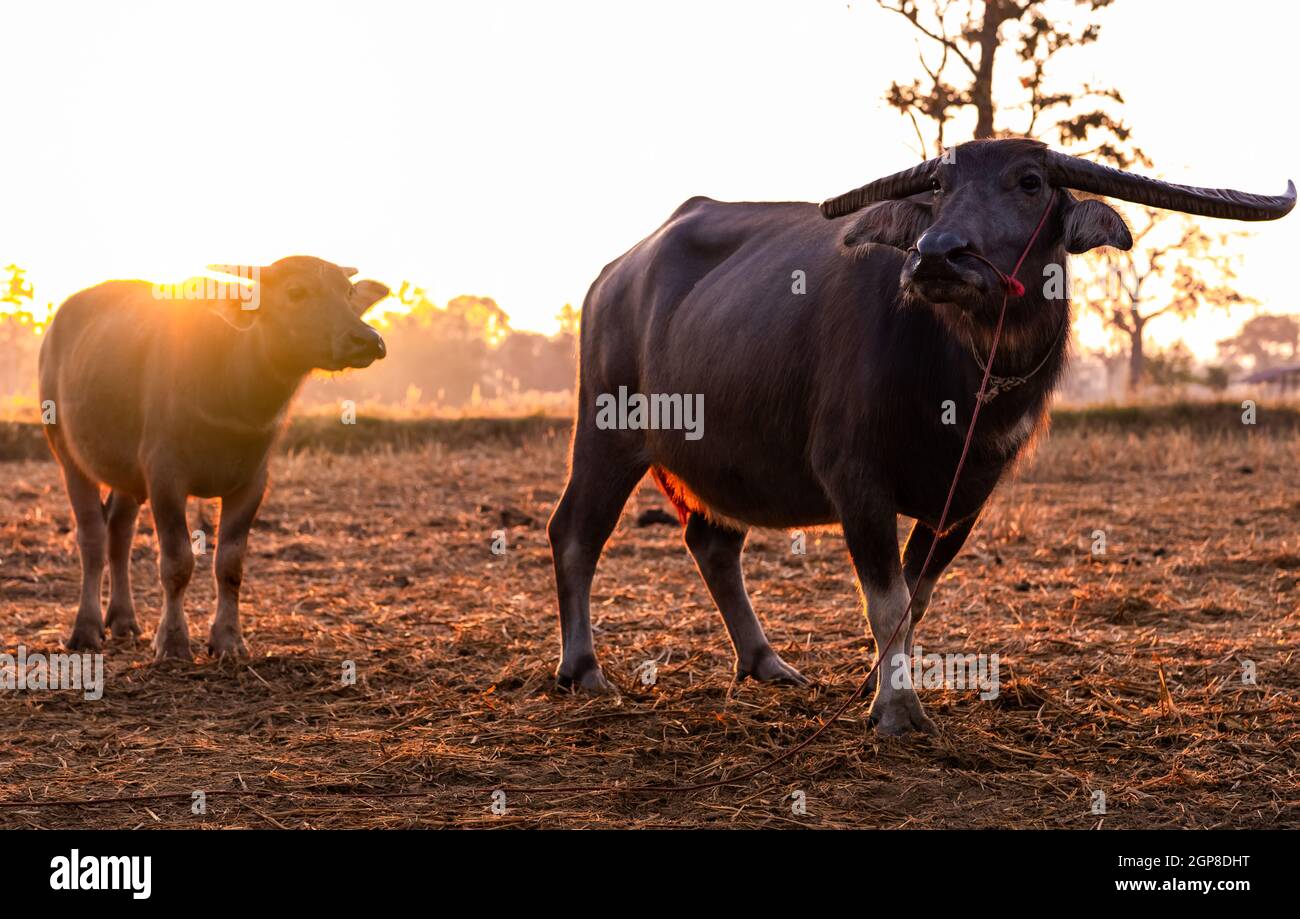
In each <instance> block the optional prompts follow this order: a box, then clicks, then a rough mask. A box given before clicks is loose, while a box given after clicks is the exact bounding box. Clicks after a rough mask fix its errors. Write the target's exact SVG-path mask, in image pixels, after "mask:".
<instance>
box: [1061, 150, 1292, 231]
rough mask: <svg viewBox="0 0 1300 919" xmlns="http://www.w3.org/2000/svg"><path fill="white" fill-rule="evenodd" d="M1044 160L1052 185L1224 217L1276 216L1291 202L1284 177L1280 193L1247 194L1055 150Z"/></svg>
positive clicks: (1250, 218) (1206, 215) (1169, 209)
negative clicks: (1180, 181) (1145, 173)
mask: <svg viewBox="0 0 1300 919" xmlns="http://www.w3.org/2000/svg"><path fill="white" fill-rule="evenodd" d="M1047 164H1048V168H1049V169H1050V170H1051V172H1052V175H1053V178H1054V181H1055V184H1057V185H1064V186H1065V187H1067V188H1074V189H1078V190H1079V191H1086V192H1092V193H1093V194H1094V195H1106V196H1108V197H1111V198H1119V199H1120V200H1121V201H1133V202H1135V203H1137V204H1149V205H1151V206H1152V207H1159V208H1164V209H1165V210H1168V211H1182V212H1183V213H1184V214H1199V215H1200V216H1202V217H1224V218H1227V219H1229V220H1276V219H1277V218H1279V217H1285V216H1286V215H1287V214H1289V213H1290V212H1291V208H1293V207H1295V183H1294V182H1287V183H1286V193H1285V194H1281V195H1252V194H1249V193H1247V192H1244V191H1235V190H1233V189H1231V188H1197V187H1196V186H1195V185H1178V184H1175V183H1174V182H1163V181H1161V180H1160V179H1150V178H1147V177H1146V176H1140V175H1134V174H1133V173H1131V172H1123V171H1121V170H1119V169H1112V168H1111V167H1110V166H1103V165H1101V164H1100V163H1092V162H1089V161H1088V160H1081V159H1078V158H1077V157H1073V156H1066V155H1065V154H1064V153H1057V152H1056V151H1055V150H1049V151H1048V153H1047Z"/></svg>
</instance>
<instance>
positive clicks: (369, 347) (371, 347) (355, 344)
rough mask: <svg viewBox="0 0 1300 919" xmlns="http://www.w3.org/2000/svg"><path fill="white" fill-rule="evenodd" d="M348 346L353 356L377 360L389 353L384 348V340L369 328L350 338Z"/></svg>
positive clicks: (354, 333)
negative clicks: (358, 355) (360, 355)
mask: <svg viewBox="0 0 1300 919" xmlns="http://www.w3.org/2000/svg"><path fill="white" fill-rule="evenodd" d="M348 346H349V349H350V350H351V351H352V353H353V354H362V355H365V356H366V357H374V358H376V359H378V358H382V357H384V356H385V355H386V354H387V353H388V349H387V348H385V347H384V339H383V338H382V337H381V336H380V334H379V333H378V332H376V331H375V330H374V329H372V328H370V327H368V326H367V327H366V328H365V329H363V330H359V331H356V332H353V333H352V334H351V335H350V336H348Z"/></svg>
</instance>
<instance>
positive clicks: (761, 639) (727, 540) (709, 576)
mask: <svg viewBox="0 0 1300 919" xmlns="http://www.w3.org/2000/svg"><path fill="white" fill-rule="evenodd" d="M685 538H686V548H688V549H689V550H690V552H691V556H692V557H693V558H694V559H695V565H696V567H698V568H699V569H700V576H701V577H703V578H704V584H705V586H706V587H708V589H709V594H710V595H711V596H712V597H713V602H714V604H715V605H716V606H717V607H718V612H720V613H721V614H722V621H723V622H725V623H726V625H727V634H728V635H730V636H731V646H732V647H733V648H734V649H735V652H736V682H740V681H741V680H743V679H745V677H747V676H752V677H753V678H754V679H756V680H759V681H761V682H764V683H796V684H801V685H802V684H807V682H808V680H807V679H806V678H805V677H804V676H803V674H801V673H799V671H798V670H795V669H794V668H793V667H791V666H790V665H789V664H787V663H786V662H785V661H783V660H781V657H780V655H778V654H777V653H776V651H774V650H773V649H772V646H771V644H769V643H768V640H767V636H766V635H765V634H764V633H763V625H762V623H760V622H759V621H758V616H756V615H755V614H754V607H753V606H752V605H751V604H750V602H749V594H748V593H747V592H746V591H745V578H744V574H743V572H742V571H741V568H740V553H741V550H742V549H743V548H744V546H745V533H742V532H737V531H736V530H730V529H725V528H723V527H719V526H714V525H713V524H711V523H709V521H708V520H707V519H706V518H705V517H704V516H703V515H702V514H691V516H690V520H689V521H688V522H687V524H686V537H685Z"/></svg>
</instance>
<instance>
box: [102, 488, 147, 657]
mask: <svg viewBox="0 0 1300 919" xmlns="http://www.w3.org/2000/svg"><path fill="white" fill-rule="evenodd" d="M139 516H140V502H139V501H137V500H136V499H135V498H133V497H131V496H130V495H128V494H124V493H123V492H120V491H114V492H113V493H112V494H110V495H109V496H108V573H109V579H108V582H109V599H108V615H107V616H106V617H105V622H104V624H105V626H107V627H108V630H109V631H110V632H112V633H113V637H114V638H131V637H134V636H137V635H139V634H140V625H139V623H138V622H136V618H135V601H134V600H133V599H132V597H131V541H132V540H133V539H134V538H135V522H136V519H137V518H138V517H139Z"/></svg>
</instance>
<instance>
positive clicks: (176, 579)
mask: <svg viewBox="0 0 1300 919" xmlns="http://www.w3.org/2000/svg"><path fill="white" fill-rule="evenodd" d="M149 491H150V493H149V503H150V504H151V505H152V507H153V525H154V530H155V532H157V534H158V555H159V559H158V569H159V572H160V574H161V575H162V586H163V614H162V619H161V620H160V621H159V622H158V631H157V632H155V633H154V637H153V647H154V659H155V660H159V661H161V660H165V659H167V658H177V659H180V660H193V657H194V654H193V651H192V650H191V649H190V631H189V625H188V623H187V622H186V621H185V606H184V603H185V589H186V588H187V587H189V584H190V577H191V576H193V574H194V550H193V548H192V547H191V546H190V534H189V532H188V531H187V529H186V522H185V495H183V494H182V495H177V494H174V493H172V492H171V491H169V490H167V489H165V488H150V490H149Z"/></svg>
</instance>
